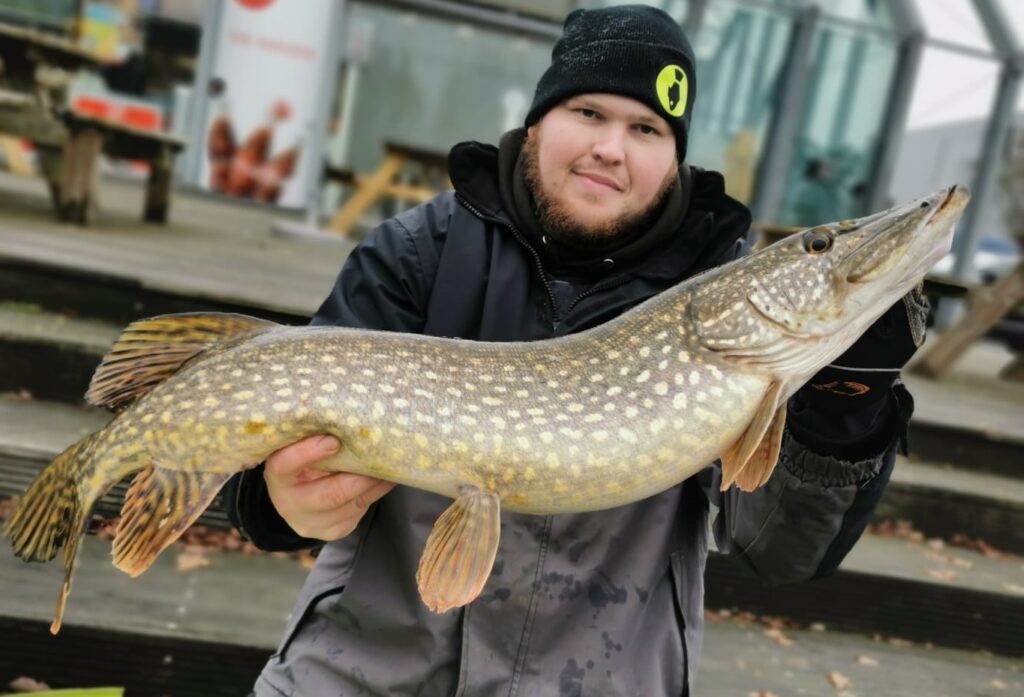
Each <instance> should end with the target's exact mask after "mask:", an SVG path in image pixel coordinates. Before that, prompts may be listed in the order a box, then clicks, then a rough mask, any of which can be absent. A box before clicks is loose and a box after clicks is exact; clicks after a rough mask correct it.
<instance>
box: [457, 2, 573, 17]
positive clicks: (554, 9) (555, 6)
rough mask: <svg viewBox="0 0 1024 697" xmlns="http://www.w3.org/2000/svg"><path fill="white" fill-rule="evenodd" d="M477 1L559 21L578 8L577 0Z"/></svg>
mask: <svg viewBox="0 0 1024 697" xmlns="http://www.w3.org/2000/svg"><path fill="white" fill-rule="evenodd" d="M476 2H478V3H480V4H481V5H493V6H495V7H500V8H502V9H505V10H514V11H516V12H521V13H523V14H524V15H532V16H534V17H542V18H544V19H553V20H556V21H558V22H561V21H562V18H563V17H565V16H566V15H567V14H569V13H570V12H572V11H573V10H574V9H575V8H576V2H575V0H476Z"/></svg>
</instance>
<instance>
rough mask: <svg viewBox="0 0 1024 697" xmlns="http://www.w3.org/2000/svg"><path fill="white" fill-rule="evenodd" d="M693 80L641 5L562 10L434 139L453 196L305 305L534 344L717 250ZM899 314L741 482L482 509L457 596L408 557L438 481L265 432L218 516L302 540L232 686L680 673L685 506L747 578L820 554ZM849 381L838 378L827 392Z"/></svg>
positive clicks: (735, 220)
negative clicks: (306, 557)
mask: <svg viewBox="0 0 1024 697" xmlns="http://www.w3.org/2000/svg"><path fill="white" fill-rule="evenodd" d="M696 92H697V82H696V70H695V59H694V54H693V50H692V48H691V47H690V43H689V41H688V40H687V39H686V37H685V36H684V34H683V32H682V30H681V29H680V27H679V25H678V24H677V23H676V22H674V21H673V20H672V19H671V18H670V17H669V16H668V15H666V14H665V13H664V12H661V11H660V10H657V9H654V8H651V7H647V6H639V5H637V6H620V7H613V8H608V9H602V10H577V11H575V12H573V13H572V14H570V15H569V16H568V17H567V19H566V21H565V27H564V34H563V36H562V38H561V39H560V40H559V41H558V42H557V43H556V44H555V47H554V50H553V53H552V63H551V66H550V67H549V68H548V69H547V71H546V72H545V73H544V75H543V76H542V77H541V79H540V82H539V84H538V86H537V90H536V94H535V97H534V100H533V103H532V106H531V108H530V111H529V114H528V115H527V118H526V123H525V128H521V129H516V130H513V131H511V132H509V133H506V134H505V135H504V136H503V137H502V138H501V140H500V143H499V145H498V147H493V146H489V145H483V144H480V143H475V142H470V143H462V144H460V145H458V146H456V147H455V148H454V149H453V150H452V152H451V154H450V159H449V168H450V174H451V180H452V183H453V184H454V191H453V192H446V193H442V194H440V195H438V196H437V197H436V198H435V199H433V200H432V201H430V202H428V203H426V204H424V205H421V206H418V207H416V208H413V209H411V210H409V211H406V212H404V213H402V214H400V215H398V216H396V217H394V218H392V219H390V220H387V221H385V222H384V223H382V224H381V225H380V226H379V227H377V228H376V229H375V230H373V232H372V233H371V234H370V235H369V236H368V237H367V238H366V240H365V241H364V242H362V244H360V245H359V246H358V247H357V248H356V249H355V250H354V251H353V252H352V254H351V256H350V257H349V258H348V260H347V261H346V263H345V265H344V268H343V269H342V271H341V273H340V275H339V276H338V280H337V282H336V284H335V287H334V289H333V291H332V292H331V294H330V296H329V297H328V298H327V299H326V301H325V302H324V303H323V306H322V307H321V308H320V310H319V311H318V312H317V314H316V316H315V318H314V320H313V323H314V324H333V325H342V326H351V327H364V328H370V329H377V330H387V331H401V332H417V333H422V334H427V335H433V336H447V337H460V338H463V339H475V340H485V341H531V340H537V339H548V338H551V337H557V336H563V335H566V334H570V333H573V332H579V331H582V330H585V329H589V328H591V327H594V326H596V325H598V324H600V323H602V322H606V321H608V320H610V319H612V318H614V317H616V316H618V315H619V314H621V313H623V312H625V311H626V310H628V309H630V308H631V307H633V306H635V305H637V304H638V303H640V302H642V301H644V300H647V299H648V298H650V297H652V296H653V295H655V294H656V293H658V292H660V291H662V290H665V289H666V288H668V287H670V286H672V285H674V284H677V283H679V282H680V281H682V280H684V279H686V278H688V277H690V276H692V275H694V274H697V273H700V272H701V271H704V270H705V269H708V268H711V267H713V266H716V265H718V264H722V263H725V262H727V261H730V260H732V259H734V258H736V257H737V256H738V255H740V254H743V253H744V252H745V237H746V234H747V231H748V228H749V225H750V214H749V212H748V211H747V209H746V208H745V207H744V206H743V205H741V204H740V203H739V202H737V201H735V200H733V199H732V198H730V197H729V196H727V195H726V194H725V190H724V186H723V180H722V177H721V175H719V174H718V173H716V172H712V171H704V170H701V169H699V168H697V167H693V166H690V165H689V164H687V163H686V150H687V138H688V135H689V130H690V115H691V113H692V111H693V101H694V97H695V96H696ZM906 316H907V313H906V311H905V310H904V308H903V304H900V306H899V307H898V308H896V309H895V310H894V311H890V313H888V314H887V315H885V316H884V317H883V318H882V319H881V320H879V323H877V325H876V326H875V327H872V329H871V330H869V332H868V333H867V334H865V337H864V338H862V339H861V340H860V341H859V342H858V344H856V345H855V346H854V347H853V348H852V349H851V352H850V353H849V355H847V356H846V357H845V358H846V360H844V361H843V362H842V363H841V365H842V367H835V366H833V367H830V368H827V369H825V371H823V373H821V374H819V375H818V376H816V377H815V379H813V380H812V381H811V383H810V384H809V385H807V386H805V387H804V388H802V389H801V390H800V391H799V392H798V393H797V394H796V395H795V396H794V397H793V399H792V400H791V403H790V404H789V409H788V414H789V416H788V420H787V424H786V431H785V435H784V440H783V444H782V452H781V455H780V461H779V465H778V467H776V469H775V472H774V474H773V475H772V477H771V479H770V480H769V481H768V482H767V484H766V485H765V486H763V487H762V488H760V489H758V490H757V491H755V492H752V493H745V492H741V491H739V490H738V489H736V488H735V487H734V488H730V489H728V490H727V491H725V492H720V491H719V485H720V482H721V471H720V468H719V466H718V463H708V468H707V469H705V470H704V471H703V472H701V473H700V474H699V475H698V476H695V477H692V478H690V479H688V480H686V481H684V482H682V483H681V484H679V485H678V486H676V487H674V488H672V489H670V490H668V491H665V492H663V493H661V494H658V495H656V496H652V497H650V498H648V499H645V500H643V501H640V502H637V503H634V504H630V505H627V506H622V507H620V508H615V509H611V510H605V511H598V512H594V513H585V514H574V515H560V516H546V517H545V516H530V515H518V514H510V513H505V512H503V513H502V514H501V526H502V531H501V545H500V547H499V549H498V553H497V559H496V561H495V564H494V570H493V573H492V574H491V577H490V579H489V580H488V582H487V585H486V586H485V587H484V589H483V592H482V593H481V595H480V597H479V598H478V599H477V600H476V601H475V602H473V603H471V604H470V605H468V606H466V607H463V608H459V609H457V610H452V611H449V612H446V613H443V614H436V613H433V612H431V611H430V610H428V609H427V608H426V606H424V605H423V603H422V602H421V601H420V598H419V595H418V593H417V589H416V582H415V577H416V568H417V563H418V559H419V556H420V553H421V552H422V550H423V547H424V544H425V542H426V539H427V536H428V534H429V533H430V530H431V527H432V525H433V523H434V521H435V520H436V519H437V518H438V516H439V515H440V513H441V512H442V511H443V510H444V509H445V508H446V507H447V506H448V505H449V504H450V501H449V500H447V499H445V498H443V497H440V496H437V495H435V494H431V493H428V492H425V491H420V490H417V489H412V488H407V487H394V485H393V484H391V483H388V482H382V481H379V480H375V479H372V478H368V477H363V476H358V475H353V474H347V473H335V474H325V473H323V472H319V471H317V470H316V469H315V467H314V466H315V465H316V463H317V462H319V461H320V460H322V459H324V458H326V457H327V456H329V455H331V454H333V453H334V452H335V451H336V450H337V449H338V447H339V443H338V441H337V440H336V439H335V438H333V437H331V436H327V435H325V436H321V437H314V438H310V439H307V440H304V441H300V442H299V443H296V444H293V445H290V446H288V447H287V448H284V449H283V450H280V451H278V452H277V453H276V454H275V455H273V456H272V457H270V458H269V459H268V461H267V462H266V464H265V466H261V467H259V468H257V469H254V470H249V471H247V472H245V473H242V474H240V475H238V476H237V477H236V478H235V479H234V480H233V481H232V483H231V485H230V486H229V488H228V491H229V495H230V496H231V497H232V498H231V499H230V500H232V501H233V502H234V510H233V515H234V518H235V521H236V524H237V525H238V526H239V527H240V528H241V529H242V531H243V532H244V533H245V534H246V535H248V536H249V537H250V538H251V539H252V540H253V541H254V542H255V543H256V544H257V545H258V546H260V547H262V548H264V549H267V550H290V549H298V548H301V547H308V546H313V545H322V550H321V551H320V553H319V555H318V558H317V561H316V565H315V568H314V569H313V570H312V571H311V572H310V574H309V577H308V579H307V581H306V583H305V585H304V587H303V589H302V591H301V593H300V596H299V599H298V602H297V604H296V607H295V611H294V612H293V614H292V617H291V620H290V621H289V623H288V626H287V629H286V631H285V636H284V638H283V639H282V641H281V644H280V647H279V649H278V651H277V652H276V653H275V654H274V655H273V656H272V657H271V658H270V660H269V661H268V663H267V665H266V667H265V669H264V671H263V673H262V674H261V675H260V676H259V679H258V680H257V683H256V687H255V693H254V694H256V695H260V696H261V697H263V696H269V695H275V696H276V695H328V694H330V695H355V694H362V695H366V694H373V695H419V696H421V697H427V696H435V695H436V696H441V695H445V696H448V695H498V694H500V695H523V696H527V695H531V696H532V695H542V694H554V693H555V691H556V690H557V691H558V694H560V695H562V696H563V697H567V696H571V695H581V694H588V695H602V696H607V695H644V696H645V697H657V696H660V695H666V696H667V695H672V696H673V697H678V696H679V695H685V694H689V693H690V690H692V683H693V679H694V675H695V669H696V665H697V662H698V658H699V653H700V644H701V635H702V629H703V598H704V587H703V572H704V564H705V559H706V557H707V548H708V528H709V527H713V531H714V534H715V536H716V540H717V544H718V548H719V550H721V551H722V552H723V553H726V554H730V555H735V556H739V557H742V558H743V559H744V560H746V562H747V563H748V566H749V567H750V569H751V570H752V571H753V572H755V573H757V574H758V575H759V576H760V577H762V578H763V579H764V580H765V581H766V582H769V583H781V582H791V581H803V580H806V579H810V578H813V577H816V576H821V575H825V574H828V573H830V572H832V571H833V570H834V569H835V568H836V567H837V566H838V564H839V562H840V561H841V560H842V558H843V557H844V555H845V554H846V553H847V551H849V549H850V548H851V547H852V546H853V543H854V542H855V541H856V540H857V538H858V537H859V535H860V534H861V532H862V531H863V529H864V526H865V524H866V521H867V519H868V517H869V515H870V513H871V511H872V510H873V508H874V506H875V504H876V503H877V501H878V498H879V497H880V495H881V492H882V489H883V488H884V486H885V484H886V482H887V481H888V478H889V473H890V471H891V469H892V465H893V458H894V451H895V449H896V447H897V444H898V442H899V441H900V440H901V438H900V436H901V433H902V432H903V430H904V429H903V427H904V424H905V423H906V419H907V418H909V411H910V409H909V406H908V405H909V396H908V395H906V392H905V390H903V389H902V386H901V385H900V383H899V382H898V380H897V375H898V368H899V366H901V365H902V364H903V363H904V362H905V361H906V360H907V359H908V358H909V357H910V354H912V353H913V350H914V343H913V341H911V340H910V339H909V336H910V330H909V326H908V325H907V321H906ZM879 365H885V366H888V367H890V368H892V367H893V366H895V369H892V370H889V371H888V372H887V371H878V370H870V369H871V368H877V367H878V366H879ZM857 367H862V368H868V369H869V370H865V371H864V372H863V374H862V375H853V374H851V372H850V369H851V368H854V369H855V370H854V371H853V373H856V368H857ZM841 370H845V371H847V372H846V373H843V374H842V375H841V377H842V380H837V379H836V374H837V373H836V371H841ZM830 371H831V372H830ZM853 378H856V382H857V383H858V384H859V385H861V386H862V387H863V388H864V389H863V390H860V389H858V390H853V391H851V390H837V391H830V388H829V386H830V385H836V384H840V383H842V384H848V383H849V382H850V381H851V380H853ZM710 504H714V505H715V506H716V507H717V508H718V513H717V516H716V518H715V520H714V523H713V525H711V524H710V523H709V506H710ZM325 543H326V544H325Z"/></svg>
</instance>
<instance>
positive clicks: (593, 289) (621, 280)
mask: <svg viewBox="0 0 1024 697" xmlns="http://www.w3.org/2000/svg"><path fill="white" fill-rule="evenodd" d="M627 281H629V277H628V276H627V275H625V274H623V275H621V276H619V277H618V278H616V279H615V280H614V281H612V282H611V283H597V284H595V285H592V286H590V288H587V289H586V290H585V291H583V292H582V293H580V294H579V295H577V296H576V297H575V298H573V299H572V302H570V303H569V311H570V312H571V311H572V310H573V308H575V307H576V304H577V303H578V302H579V301H580V300H583V298H586V297H589V296H591V295H593V294H594V293H597V292H598V291H602V290H608V289H609V288H614V287H615V286H621V285H622V284H623V283H626V282H627Z"/></svg>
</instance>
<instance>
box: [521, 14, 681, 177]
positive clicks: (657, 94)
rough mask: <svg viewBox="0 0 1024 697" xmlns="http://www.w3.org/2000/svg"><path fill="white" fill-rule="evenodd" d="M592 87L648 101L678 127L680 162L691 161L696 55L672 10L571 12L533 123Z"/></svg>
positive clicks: (540, 87) (529, 119)
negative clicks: (688, 147) (688, 146)
mask: <svg viewBox="0 0 1024 697" xmlns="http://www.w3.org/2000/svg"><path fill="white" fill-rule="evenodd" d="M589 92H607V93H611V94H618V95H622V96H625V97H632V98H633V99H636V100H637V101H640V102H643V103H644V104H646V105H647V106H648V107H650V108H651V109H652V110H653V111H654V112H655V113H657V114H658V115H659V116H661V117H662V118H663V119H665V121H666V122H667V123H668V125H669V126H670V127H671V128H672V132H673V133H674V134H675V137H676V152H677V153H678V155H679V162H680V163H681V162H683V161H684V160H685V159H686V140H687V134H688V132H689V129H690V112H691V111H692V110H693V100H694V97H695V96H696V92H697V75H696V60H695V59H694V55H693V48H691V46H690V42H689V40H688V39H687V38H686V35H685V34H683V30H682V27H680V26H679V24H678V23H677V22H676V21H675V20H673V19H672V18H671V17H670V16H668V14H666V13H665V12H664V11H662V10H659V9H657V8H655V7H649V6H647V5H620V6H617V7H609V8H605V9H599V10H574V11H573V12H570V13H569V16H567V17H566V18H565V25H564V27H563V31H562V37H561V38H560V39H559V40H558V41H557V42H556V43H555V47H554V49H553V50H552V51H551V66H550V67H548V69H547V70H546V71H545V72H544V74H543V75H542V76H541V78H540V82H538V83H537V92H536V93H535V94H534V95H533V104H532V105H530V111H529V113H527V115H526V125H527V126H528V127H529V126H532V125H533V124H535V123H537V122H538V121H540V119H541V118H542V117H543V116H544V115H545V114H546V113H548V111H550V110H551V108H552V107H555V106H557V105H558V104H560V103H561V102H562V101H564V100H566V99H568V98H569V97H572V96H574V95H577V94H584V93H589Z"/></svg>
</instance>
